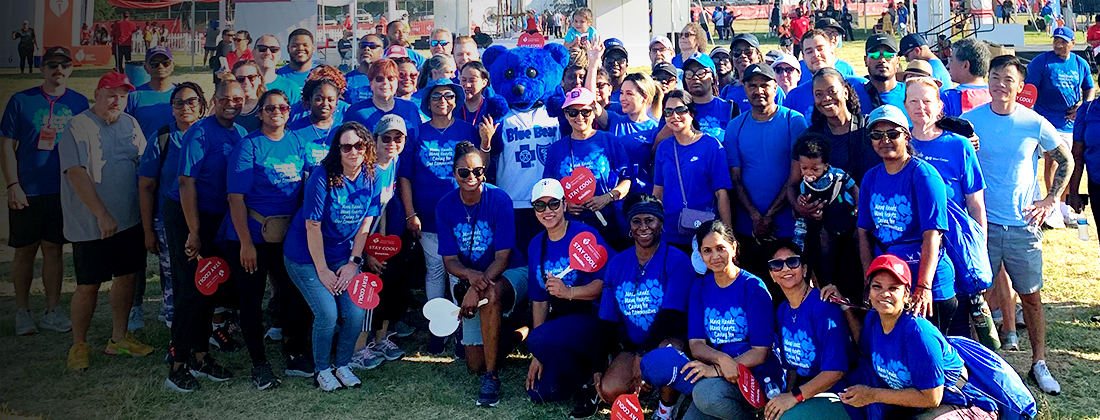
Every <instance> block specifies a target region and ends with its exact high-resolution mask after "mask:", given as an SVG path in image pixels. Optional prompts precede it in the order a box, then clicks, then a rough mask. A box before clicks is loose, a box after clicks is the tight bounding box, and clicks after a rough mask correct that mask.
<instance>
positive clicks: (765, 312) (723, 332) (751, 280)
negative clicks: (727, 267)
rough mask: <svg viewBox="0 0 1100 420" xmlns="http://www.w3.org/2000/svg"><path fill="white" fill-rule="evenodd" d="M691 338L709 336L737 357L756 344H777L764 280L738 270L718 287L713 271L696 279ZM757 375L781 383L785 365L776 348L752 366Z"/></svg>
mask: <svg viewBox="0 0 1100 420" xmlns="http://www.w3.org/2000/svg"><path fill="white" fill-rule="evenodd" d="M687 338H688V340H695V339H702V340H706V341H707V344H708V345H710V346H711V347H713V348H715V349H717V350H718V351H721V352H722V353H726V354H728V355H730V356H731V357H737V356H740V355H742V354H744V353H745V352H747V351H749V350H751V349H752V348H753V347H772V346H773V345H774V344H775V307H774V306H772V298H771V295H770V294H769V293H768V288H767V287H766V286H764V281H763V280H760V278H759V277H756V276H754V275H752V274H751V273H749V272H748V271H745V270H739V272H738V274H737V277H736V278H735V279H734V280H733V283H731V284H730V285H728V286H726V287H718V284H717V283H715V280H714V273H713V272H709V273H707V275H706V276H703V278H702V279H700V280H699V281H696V282H695V284H694V285H692V288H691V294H690V297H689V298H688V333H687ZM752 372H753V374H754V376H756V377H757V379H758V380H760V381H761V382H763V376H769V377H771V378H772V382H773V383H776V384H782V383H783V382H782V377H781V376H782V373H781V372H782V369H781V368H780V366H779V359H778V358H777V357H776V356H775V353H774V352H768V359H767V361H765V362H764V364H763V365H760V366H757V367H755V368H752Z"/></svg>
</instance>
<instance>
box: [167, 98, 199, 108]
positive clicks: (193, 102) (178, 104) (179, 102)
mask: <svg viewBox="0 0 1100 420" xmlns="http://www.w3.org/2000/svg"><path fill="white" fill-rule="evenodd" d="M200 103H202V101H201V100H200V99H199V98H197V97H196V98H187V99H176V100H174V101H172V108H173V109H183V107H185V106H186V107H188V108H194V107H197V106H199V104H200Z"/></svg>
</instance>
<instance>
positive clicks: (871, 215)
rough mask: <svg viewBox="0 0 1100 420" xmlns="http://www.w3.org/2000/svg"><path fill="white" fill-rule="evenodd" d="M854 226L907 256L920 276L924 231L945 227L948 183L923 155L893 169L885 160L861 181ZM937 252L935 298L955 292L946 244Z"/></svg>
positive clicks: (942, 297) (911, 266)
mask: <svg viewBox="0 0 1100 420" xmlns="http://www.w3.org/2000/svg"><path fill="white" fill-rule="evenodd" d="M856 226H858V227H860V228H863V229H867V230H868V231H870V232H871V233H872V234H874V236H875V238H877V240H878V241H881V242H882V244H883V246H885V248H886V251H887V252H889V253H891V254H894V255H896V256H898V257H899V258H901V259H902V260H905V261H906V262H908V263H909V269H910V270H912V272H913V273H914V277H916V273H917V268H918V266H919V265H920V254H921V244H922V243H923V242H924V232H925V231H927V230H933V229H934V230H939V231H941V232H945V231H947V228H948V226H947V186H946V185H945V184H944V183H943V178H940V174H939V173H938V172H936V168H934V167H933V166H932V165H930V164H929V163H928V162H925V161H923V160H921V159H919V158H913V159H912V160H910V161H909V163H908V164H906V165H905V167H904V168H902V169H901V171H898V173H896V174H893V175H891V174H889V173H887V172H886V167H885V166H883V165H879V166H876V167H874V168H871V170H869V171H867V174H865V175H863V184H860V186H859V218H858V220H857V222H856ZM874 248H875V255H881V254H883V251H882V249H881V248H880V247H878V246H875V247H874ZM939 254H940V255H939V263H938V265H937V268H936V276H935V279H934V280H933V281H932V300H934V301H941V300H947V299H951V298H952V297H954V296H955V269H954V267H953V266H952V265H951V261H950V260H948V259H947V253H946V252H943V249H941V250H940V253H939ZM913 287H916V282H913Z"/></svg>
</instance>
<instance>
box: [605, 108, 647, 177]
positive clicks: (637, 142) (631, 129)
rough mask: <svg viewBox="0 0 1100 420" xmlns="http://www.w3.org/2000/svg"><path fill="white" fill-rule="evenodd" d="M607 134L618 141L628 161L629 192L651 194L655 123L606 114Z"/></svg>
mask: <svg viewBox="0 0 1100 420" xmlns="http://www.w3.org/2000/svg"><path fill="white" fill-rule="evenodd" d="M607 126H608V127H607V132H609V133H611V134H612V135H614V136H615V138H617V139H618V140H619V144H622V145H623V149H624V150H626V157H627V158H628V159H630V168H629V171H628V172H629V174H630V192H642V193H646V194H650V193H652V192H653V136H654V135H656V134H657V121H656V120H653V119H649V118H648V117H647V118H646V120H645V121H642V122H634V121H631V120H630V118H629V117H627V116H626V115H623V114H621V113H618V112H613V111H609V112H608V114H607Z"/></svg>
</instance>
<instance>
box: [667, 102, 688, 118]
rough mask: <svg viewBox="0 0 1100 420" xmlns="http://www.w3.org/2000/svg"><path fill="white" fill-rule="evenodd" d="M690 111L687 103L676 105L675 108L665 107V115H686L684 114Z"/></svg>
mask: <svg viewBox="0 0 1100 420" xmlns="http://www.w3.org/2000/svg"><path fill="white" fill-rule="evenodd" d="M689 112H690V111H689V110H688V107H687V105H680V106H678V107H675V108H665V116H666V117H667V116H670V115H673V114H676V115H684V114H687V113H689Z"/></svg>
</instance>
